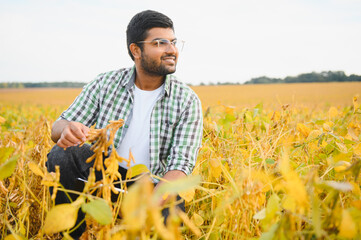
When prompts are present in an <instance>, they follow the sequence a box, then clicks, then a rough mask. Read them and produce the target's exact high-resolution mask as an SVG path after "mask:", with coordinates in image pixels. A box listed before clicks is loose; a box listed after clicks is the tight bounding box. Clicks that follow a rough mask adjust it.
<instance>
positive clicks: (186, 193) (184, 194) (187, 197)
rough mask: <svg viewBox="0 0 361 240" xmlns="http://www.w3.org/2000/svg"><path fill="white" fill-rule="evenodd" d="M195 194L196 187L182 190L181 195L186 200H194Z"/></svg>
mask: <svg viewBox="0 0 361 240" xmlns="http://www.w3.org/2000/svg"><path fill="white" fill-rule="evenodd" d="M194 194H195V190H194V188H191V189H189V190H187V191H184V192H180V193H179V196H180V197H181V198H183V199H184V200H185V201H186V202H190V201H192V200H193V197H194Z"/></svg>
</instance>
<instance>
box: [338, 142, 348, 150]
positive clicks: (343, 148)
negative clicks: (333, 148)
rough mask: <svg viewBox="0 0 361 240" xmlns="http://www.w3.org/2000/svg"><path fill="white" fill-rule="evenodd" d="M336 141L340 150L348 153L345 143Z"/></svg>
mask: <svg viewBox="0 0 361 240" xmlns="http://www.w3.org/2000/svg"><path fill="white" fill-rule="evenodd" d="M335 143H336V145H337V147H338V149H339V150H340V152H342V153H347V152H348V150H347V147H346V145H345V144H343V143H340V142H335Z"/></svg>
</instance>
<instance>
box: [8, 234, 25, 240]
mask: <svg viewBox="0 0 361 240" xmlns="http://www.w3.org/2000/svg"><path fill="white" fill-rule="evenodd" d="M23 239H25V238H24V237H23V236H21V235H18V234H10V235H7V236H6V237H5V238H4V240H23Z"/></svg>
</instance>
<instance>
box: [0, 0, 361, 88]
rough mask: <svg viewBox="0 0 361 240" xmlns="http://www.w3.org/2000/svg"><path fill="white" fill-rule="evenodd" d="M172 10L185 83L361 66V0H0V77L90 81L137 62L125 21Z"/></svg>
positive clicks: (352, 71) (359, 69)
mask: <svg viewBox="0 0 361 240" xmlns="http://www.w3.org/2000/svg"><path fill="white" fill-rule="evenodd" d="M147 9H152V10H156V11H159V12H162V13H164V14H166V15H167V16H169V17H170V18H171V19H172V20H173V22H174V26H175V32H176V36H177V38H178V39H182V40H184V41H185V46H184V49H183V51H182V52H181V53H180V55H179V61H178V65H177V71H176V73H175V75H177V76H178V77H179V78H180V80H182V81H183V82H186V83H190V84H194V85H196V84H200V83H217V82H221V83H222V82H234V83H243V82H245V81H248V80H250V79H251V78H255V77H260V76H268V77H277V78H284V77H286V76H297V75H298V74H301V73H307V72H313V71H315V72H321V71H329V70H331V71H345V73H346V74H347V75H350V74H358V75H361V0H314V1H311V0H223V1H212V0H178V1H163V0H152V1H150V0H137V1H124V0H102V1H101V0H78V1H75V0H72V1H71V0H8V1H4V0H0V82H42V81H47V82H56V81H79V82H90V81H91V80H93V79H94V78H95V77H96V76H97V75H98V74H99V73H103V72H107V71H110V70H116V69H119V68H123V67H131V66H133V64H134V63H133V62H132V60H131V59H130V57H129V55H128V53H127V48H126V34H125V31H126V28H127V25H128V23H129V21H130V19H131V18H132V17H133V16H134V15H135V14H136V13H138V12H140V11H143V10H147Z"/></svg>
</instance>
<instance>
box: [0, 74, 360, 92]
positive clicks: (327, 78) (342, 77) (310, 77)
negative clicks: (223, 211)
mask: <svg viewBox="0 0 361 240" xmlns="http://www.w3.org/2000/svg"><path fill="white" fill-rule="evenodd" d="M311 82H361V76H359V75H355V74H351V75H349V76H347V75H346V74H345V72H343V71H324V72H320V73H317V72H311V73H303V74H300V75H298V76H295V77H290V76H288V77H285V78H283V79H282V78H269V77H266V76H262V77H257V78H252V79H251V80H249V81H247V82H245V83H244V84H271V83H311ZM85 84H86V83H84V82H3V83H0V88H82V87H83V86H84V85H85ZM240 84H241V83H233V82H217V83H208V84H205V83H201V84H200V85H201V86H204V85H240ZM188 85H190V86H191V85H192V84H188Z"/></svg>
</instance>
